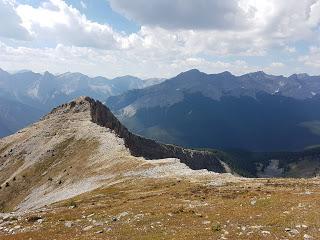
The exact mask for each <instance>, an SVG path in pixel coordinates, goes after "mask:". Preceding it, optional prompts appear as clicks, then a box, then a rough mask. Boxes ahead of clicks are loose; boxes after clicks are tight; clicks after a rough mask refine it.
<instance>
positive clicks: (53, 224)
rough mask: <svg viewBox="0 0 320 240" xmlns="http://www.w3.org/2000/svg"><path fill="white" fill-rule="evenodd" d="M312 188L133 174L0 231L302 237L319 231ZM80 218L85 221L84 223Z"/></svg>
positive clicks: (53, 235) (51, 235) (67, 235)
mask: <svg viewBox="0 0 320 240" xmlns="http://www.w3.org/2000/svg"><path fill="white" fill-rule="evenodd" d="M319 189H320V188H319V182H318V181H315V180H313V181H311V180H274V179H273V180H250V182H247V181H243V182H240V183H232V184H227V185H224V186H212V185H211V186H208V185H206V184H205V183H200V182H189V181H187V180H181V181H178V180H171V179H158V180H151V179H144V180H142V179H136V180H135V181H128V182H123V183H119V184H116V185H113V186H110V187H106V188H103V189H98V190H95V191H93V192H90V193H86V194H83V195H81V196H78V197H76V198H74V199H73V200H68V201H64V202H61V203H58V204H55V205H54V206H52V207H51V208H52V209H49V210H45V211H44V212H40V213H38V214H37V215H41V216H42V218H43V219H44V222H43V223H42V224H39V223H29V222H27V221H26V218H27V217H28V216H24V217H22V219H20V220H17V221H16V223H14V224H13V225H11V227H14V226H15V225H18V224H19V225H20V226H21V227H22V228H24V229H27V230H26V231H25V232H23V233H16V234H14V235H4V234H3V233H1V232H0V238H1V239H4V240H9V239H10V240H11V239H15V240H19V239H30V238H32V239H44V238H45V239H57V240H60V239H63V240H64V239H221V238H222V237H223V236H224V237H226V238H228V239H239V240H240V239H246V240H250V239H263V238H265V239H285V238H289V234H290V233H288V232H287V231H286V228H290V229H293V228H294V229H296V230H298V232H299V233H298V234H297V235H296V236H295V238H294V237H293V238H290V239H302V237H303V236H304V234H308V235H310V236H313V237H314V239H319V238H320V231H319V225H320V212H319V211H318V210H319V207H320V202H319V201H318V199H319V197H320V190H319ZM75 204H76V205H77V207H76V208H73V209H70V207H69V206H70V205H75ZM125 212H127V215H126V214H124V213H125ZM121 213H122V214H121ZM31 215H33V216H34V215H35V214H34V213H33V214H31ZM121 215H123V216H122V217H121ZM29 216H30V215H29ZM114 216H118V217H117V221H113V220H112V218H113V217H114ZM67 221H72V224H73V225H72V227H71V228H69V227H66V226H65V223H66V222H67ZM298 225H305V226H304V227H300V226H298ZM87 226H92V228H91V229H89V230H87V231H85V230H84V228H85V227H87ZM100 231H101V233H98V232H100ZM1 234H2V235H1ZM264 236H265V237H264Z"/></svg>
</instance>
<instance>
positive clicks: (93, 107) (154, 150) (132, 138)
mask: <svg viewBox="0 0 320 240" xmlns="http://www.w3.org/2000/svg"><path fill="white" fill-rule="evenodd" d="M57 115H58V116H59V115H64V116H67V115H68V116H67V117H66V118H67V119H69V120H70V119H73V118H86V119H90V121H92V122H93V123H95V124H97V125H99V126H102V127H105V128H108V129H110V130H111V131H112V132H114V133H115V134H116V135H117V136H118V137H120V138H122V139H123V140H124V143H125V146H126V147H127V148H128V149H129V150H130V153H131V154H132V155H133V156H135V157H144V158H146V159H164V158H178V159H180V161H181V162H182V163H185V164H186V165H187V166H188V167H190V168H191V169H194V170H199V169H207V170H209V171H213V172H219V173H223V172H226V171H227V170H226V168H225V167H224V165H223V164H222V163H221V161H220V160H219V159H217V158H216V157H215V156H214V155H213V154H212V153H210V152H208V151H197V150H190V149H184V148H182V147H178V146H175V145H167V144H160V143H158V142H156V141H154V140H151V139H146V138H143V137H141V136H137V135H135V134H132V133H131V132H130V131H128V129H127V128H126V127H125V126H123V125H122V124H121V122H120V121H119V120H118V119H117V118H116V117H115V116H114V115H113V113H112V112H111V111H110V109H109V108H108V107H106V106H105V105H103V104H102V103H101V102H100V101H96V100H94V99H92V98H90V97H86V96H81V97H79V98H77V99H75V100H73V101H71V102H69V103H67V104H63V105H60V106H58V107H57V108H55V109H53V110H52V111H51V113H49V114H48V115H47V116H45V118H44V119H48V118H50V117H53V116H54V117H56V116H57Z"/></svg>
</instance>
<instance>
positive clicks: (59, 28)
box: [16, 0, 121, 49]
mask: <svg viewBox="0 0 320 240" xmlns="http://www.w3.org/2000/svg"><path fill="white" fill-rule="evenodd" d="M16 11H17V13H18V14H19V16H20V17H21V19H22V24H23V26H24V27H25V28H26V29H28V30H29V32H31V33H32V35H33V36H34V37H35V38H37V40H38V41H44V42H49V43H52V44H58V43H63V44H68V45H75V46H82V47H94V48H104V49H105V48H113V47H115V46H116V45H117V44H118V38H121V34H119V33H117V32H115V31H114V30H113V29H112V27H111V26H109V25H107V24H99V23H97V22H93V21H90V20H88V19H87V18H86V16H85V15H83V14H81V13H80V12H79V11H78V10H77V9H76V8H73V7H71V6H69V5H67V4H66V3H65V2H64V1H62V0H49V1H47V2H44V3H42V5H41V6H39V7H32V6H30V5H19V6H18V7H17V9H16Z"/></svg>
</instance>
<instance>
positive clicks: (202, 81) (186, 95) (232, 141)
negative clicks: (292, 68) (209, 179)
mask: <svg viewBox="0 0 320 240" xmlns="http://www.w3.org/2000/svg"><path fill="white" fill-rule="evenodd" d="M319 94H320V76H309V75H307V74H294V75H292V76H290V77H284V76H274V75H269V74H266V73H264V72H255V73H249V74H245V75H242V76H234V75H232V74H231V73H229V72H223V73H220V74H206V73H203V72H200V71H198V70H190V71H187V72H184V73H181V74H179V75H178V76H176V77H174V78H172V79H168V80H166V81H165V82H163V83H161V84H158V85H154V86H151V87H148V88H145V89H139V90H132V91H129V92H126V93H124V94H122V95H120V96H114V97H110V98H108V100H107V105H108V106H109V107H110V108H111V109H112V111H113V112H114V113H115V114H116V115H117V116H118V118H120V120H121V121H122V122H123V123H124V124H125V125H126V126H127V127H128V128H129V129H130V130H132V131H133V132H135V133H137V134H140V135H143V136H146V137H149V138H153V139H156V140H159V141H162V142H167V143H175V144H179V145H184V146H187V147H194V148H198V147H205V148H220V149H247V150H251V151H282V150H286V151H287V150H289V151H292V150H302V149H304V148H306V147H308V146H310V145H317V144H319V143H320V111H319V109H320V97H319Z"/></svg>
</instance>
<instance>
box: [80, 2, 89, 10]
mask: <svg viewBox="0 0 320 240" xmlns="http://www.w3.org/2000/svg"><path fill="white" fill-rule="evenodd" d="M80 5H81V7H82V8H83V9H87V4H85V2H84V1H80Z"/></svg>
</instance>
